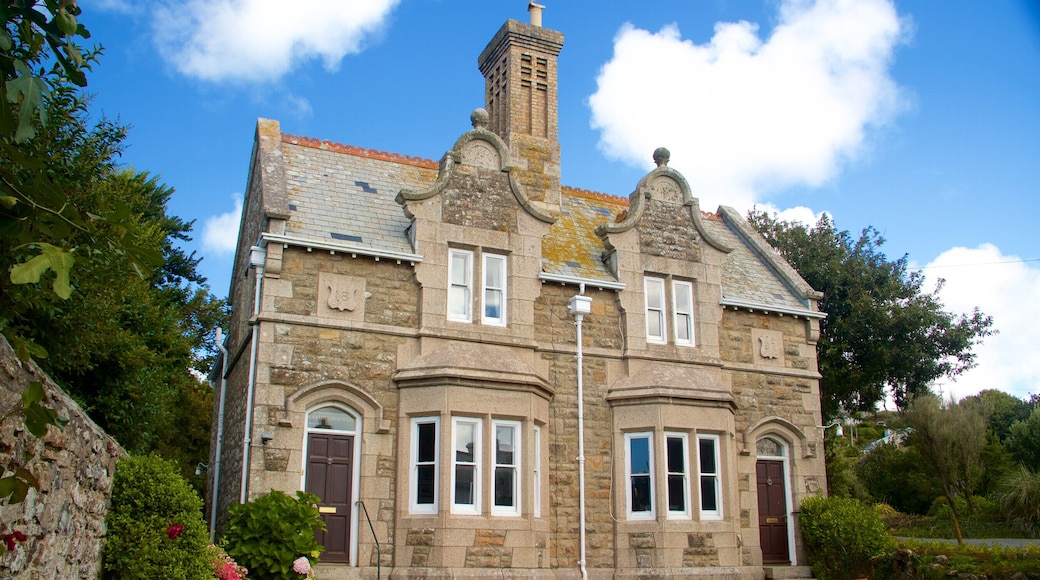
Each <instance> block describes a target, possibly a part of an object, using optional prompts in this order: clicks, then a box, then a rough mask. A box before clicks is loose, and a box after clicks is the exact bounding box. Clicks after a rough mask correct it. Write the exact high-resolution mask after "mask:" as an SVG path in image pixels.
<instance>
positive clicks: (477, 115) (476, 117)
mask: <svg viewBox="0 0 1040 580" xmlns="http://www.w3.org/2000/svg"><path fill="white" fill-rule="evenodd" d="M490 121H491V115H488V112H487V110H485V109H484V108H476V109H473V112H472V113H470V115H469V122H470V123H473V128H474V129H487V126H488V123H489V122H490Z"/></svg>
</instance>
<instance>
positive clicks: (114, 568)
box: [101, 456, 214, 580]
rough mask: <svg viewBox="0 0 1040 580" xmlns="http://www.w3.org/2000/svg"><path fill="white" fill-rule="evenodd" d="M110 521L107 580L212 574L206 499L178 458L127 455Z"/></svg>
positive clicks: (117, 475)
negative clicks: (204, 511) (186, 477)
mask: <svg viewBox="0 0 1040 580" xmlns="http://www.w3.org/2000/svg"><path fill="white" fill-rule="evenodd" d="M105 522H106V524H107V526H108V533H107V534H106V536H105V547H104V554H103V557H102V564H101V566H102V571H101V577H102V578H103V579H108V578H164V579H171V580H176V579H182V578H183V579H185V580H188V579H190V580H195V579H197V578H212V574H213V558H214V554H213V552H212V549H211V548H210V543H209V533H208V532H207V531H206V524H205V523H204V522H203V521H202V499H201V498H199V495H198V493H196V492H195V490H194V489H192V487H191V485H189V484H188V482H187V481H185V480H184V478H183V477H181V475H180V473H178V469H177V466H176V465H175V464H174V463H172V462H169V461H165V460H163V459H161V458H159V457H155V456H148V457H126V458H124V459H121V460H120V461H119V463H118V464H117V465H116V473H115V477H114V478H113V482H112V502H111V505H110V506H109V509H108V514H107V515H106V516H105Z"/></svg>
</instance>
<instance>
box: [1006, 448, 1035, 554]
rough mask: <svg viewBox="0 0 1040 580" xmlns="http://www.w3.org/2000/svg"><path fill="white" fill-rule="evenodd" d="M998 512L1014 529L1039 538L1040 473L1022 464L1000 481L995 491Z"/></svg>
mask: <svg viewBox="0 0 1040 580" xmlns="http://www.w3.org/2000/svg"><path fill="white" fill-rule="evenodd" d="M997 503H998V504H999V506H1000V514H1001V516H1002V517H1003V518H1004V520H1005V521H1006V522H1007V523H1008V525H1010V526H1011V527H1013V528H1014V529H1016V530H1018V531H1020V532H1022V533H1024V534H1028V535H1029V536H1030V537H1033V538H1040V473H1033V472H1031V471H1029V470H1028V469H1026V468H1025V466H1023V467H1022V468H1021V469H1019V470H1018V471H1017V472H1014V473H1012V474H1010V475H1008V476H1007V477H1005V478H1004V479H1003V480H1002V481H1001V486H1000V491H998V492H997Z"/></svg>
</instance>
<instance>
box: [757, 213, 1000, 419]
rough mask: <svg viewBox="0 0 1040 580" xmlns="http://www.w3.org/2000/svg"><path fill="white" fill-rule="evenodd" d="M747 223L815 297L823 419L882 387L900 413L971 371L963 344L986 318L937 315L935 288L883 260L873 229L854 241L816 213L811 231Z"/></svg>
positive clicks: (974, 339) (858, 404) (772, 222)
mask: <svg viewBox="0 0 1040 580" xmlns="http://www.w3.org/2000/svg"><path fill="white" fill-rule="evenodd" d="M748 219H749V221H750V222H751V224H752V225H753V226H754V227H755V228H756V229H757V230H758V231H759V232H760V233H761V234H762V235H763V237H765V239H766V240H767V241H768V242H769V243H770V244H771V245H772V246H773V247H774V248H775V249H776V250H777V252H778V253H779V254H780V255H781V256H782V257H783V258H784V259H786V260H787V261H788V262H789V263H790V264H791V266H793V267H794V268H795V270H797V271H798V273H799V274H801V276H802V277H803V278H804V279H805V280H806V282H808V283H809V284H810V285H811V286H812V287H813V288H815V289H817V290H819V291H821V292H823V295H824V296H823V300H822V301H821V303H820V310H822V311H824V312H826V313H827V318H825V319H823V320H822V321H821V328H820V341H819V343H818V346H817V349H818V358H819V368H820V373H821V374H822V375H823V378H822V379H821V381H820V391H821V395H822V398H823V412H824V416H825V417H834V416H837V414H838V413H839V412H840V411H842V410H844V411H846V412H854V411H871V410H873V409H874V407H875V406H876V405H877V404H878V403H879V402H881V401H882V400H884V397H885V391H886V389H888V390H890V391H891V392H892V394H893V396H894V399H895V401H896V403H897V404H898V405H899V406H900V408H904V407H905V406H906V405H907V404H908V403H909V402H910V401H911V400H912V399H913V398H914V397H915V396H916V395H918V394H921V393H927V392H928V389H929V384H930V383H932V382H933V381H935V380H936V379H939V378H943V377H945V378H953V377H956V376H957V375H959V374H960V373H962V372H964V371H965V370H968V369H970V368H972V367H973V366H974V364H975V354H974V353H973V352H972V347H974V346H975V345H976V344H978V343H979V342H980V341H981V340H982V339H983V338H984V337H986V336H989V335H990V334H992V332H993V331H992V330H991V326H992V319H991V318H990V317H988V316H985V315H983V314H982V313H981V312H980V311H979V310H978V309H977V308H976V309H975V310H974V311H973V312H972V313H971V314H969V315H954V314H951V313H949V312H946V311H945V310H944V309H943V305H942V303H941V302H940V300H939V296H938V292H939V288H936V289H935V290H933V291H931V292H926V291H925V290H924V288H923V285H924V277H923V275H922V274H921V273H920V272H911V271H910V270H909V269H908V268H907V257H906V256H903V257H902V258H899V259H898V260H894V261H893V260H889V259H888V257H887V256H885V254H884V253H883V252H882V250H881V247H882V245H883V244H884V239H883V238H882V237H881V235H880V234H879V233H878V232H877V231H876V230H875V229H873V228H870V227H868V228H866V229H864V230H863V232H862V233H861V234H860V235H859V236H858V237H855V236H852V235H851V234H850V233H849V232H847V231H839V230H837V229H836V228H835V226H834V224H833V223H832V222H831V219H830V217H829V216H827V215H824V216H823V217H822V218H820V220H819V221H818V222H817V223H816V225H815V226H813V227H808V226H805V225H803V224H799V223H793V222H785V221H781V220H779V219H777V217H776V216H775V215H773V216H770V215H768V214H767V213H766V212H763V211H757V210H752V211H751V212H749V214H748Z"/></svg>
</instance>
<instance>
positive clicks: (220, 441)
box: [209, 326, 228, 543]
mask: <svg viewBox="0 0 1040 580" xmlns="http://www.w3.org/2000/svg"><path fill="white" fill-rule="evenodd" d="M214 335H215V336H214V340H215V341H216V343H217V350H219V351H220V362H221V365H220V390H219V391H218V392H219V394H218V395H217V396H218V397H220V400H219V402H218V403H217V406H218V410H217V452H216V458H215V459H214V460H213V488H212V489H213V492H212V495H213V497H212V499H211V500H210V501H211V502H212V503H211V505H210V509H209V541H210V543H213V540H214V539H216V536H217V503H219V501H218V498H219V497H220V495H219V494H220V456H221V454H222V453H223V448H224V398H225V396H224V394H225V393H226V392H227V379H226V378H225V375H227V365H228V351H227V349H226V348H224V331H223V330H221V329H220V327H219V326H218V327H217V329H216V331H215V332H214Z"/></svg>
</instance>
